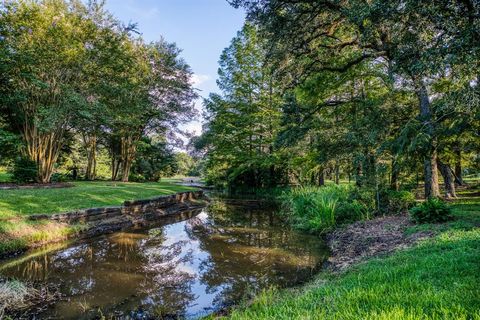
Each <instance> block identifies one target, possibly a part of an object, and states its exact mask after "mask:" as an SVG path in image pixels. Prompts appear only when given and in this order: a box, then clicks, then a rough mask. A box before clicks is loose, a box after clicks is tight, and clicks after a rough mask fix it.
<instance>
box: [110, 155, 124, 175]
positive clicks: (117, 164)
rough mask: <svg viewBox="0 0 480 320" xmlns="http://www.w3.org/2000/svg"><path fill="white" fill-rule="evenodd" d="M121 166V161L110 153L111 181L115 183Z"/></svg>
mask: <svg viewBox="0 0 480 320" xmlns="http://www.w3.org/2000/svg"><path fill="white" fill-rule="evenodd" d="M121 164H122V161H121V159H119V158H118V157H117V156H116V155H115V154H114V153H113V152H112V181H116V180H117V177H118V171H119V169H120V166H121Z"/></svg>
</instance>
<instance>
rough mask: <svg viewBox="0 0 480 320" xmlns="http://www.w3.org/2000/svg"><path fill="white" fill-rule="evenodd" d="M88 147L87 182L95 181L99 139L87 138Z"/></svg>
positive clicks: (94, 137)
mask: <svg viewBox="0 0 480 320" xmlns="http://www.w3.org/2000/svg"><path fill="white" fill-rule="evenodd" d="M85 140H86V145H87V170H86V172H85V175H86V178H87V180H95V176H96V172H95V170H96V159H97V157H96V154H97V137H96V136H91V137H86V138H85Z"/></svg>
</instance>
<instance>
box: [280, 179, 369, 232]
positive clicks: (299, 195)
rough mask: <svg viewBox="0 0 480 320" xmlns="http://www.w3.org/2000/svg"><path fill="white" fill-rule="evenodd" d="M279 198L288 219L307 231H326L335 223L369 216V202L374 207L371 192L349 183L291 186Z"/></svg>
mask: <svg viewBox="0 0 480 320" xmlns="http://www.w3.org/2000/svg"><path fill="white" fill-rule="evenodd" d="M282 198H283V206H284V209H285V211H286V213H287V217H288V219H289V220H290V221H291V222H292V224H293V225H294V226H295V227H297V228H299V229H302V230H305V231H308V232H310V233H323V232H326V231H328V230H330V229H331V228H332V227H333V226H335V225H336V224H338V223H345V222H353V221H358V220H364V219H369V218H370V215H371V212H372V211H373V210H372V205H371V204H372V203H373V207H374V200H372V199H373V195H371V194H370V195H367V193H361V192H359V191H358V190H357V189H356V188H353V187H351V186H337V185H332V186H326V187H301V188H295V189H292V190H290V191H289V192H286V193H284V195H283V196H282ZM366 199H368V201H366Z"/></svg>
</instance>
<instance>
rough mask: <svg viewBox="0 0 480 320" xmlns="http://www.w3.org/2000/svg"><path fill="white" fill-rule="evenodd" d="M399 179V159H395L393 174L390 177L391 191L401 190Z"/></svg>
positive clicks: (393, 161)
mask: <svg viewBox="0 0 480 320" xmlns="http://www.w3.org/2000/svg"><path fill="white" fill-rule="evenodd" d="M399 177H400V168H399V166H398V161H397V158H396V157H394V158H393V160H392V173H391V176H390V189H392V190H395V191H398V190H399V189H400V184H399V181H398V180H399Z"/></svg>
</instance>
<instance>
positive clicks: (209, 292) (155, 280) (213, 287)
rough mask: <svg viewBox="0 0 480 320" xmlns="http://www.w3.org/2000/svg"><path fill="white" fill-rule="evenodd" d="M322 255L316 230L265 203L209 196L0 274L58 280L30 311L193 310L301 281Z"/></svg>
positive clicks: (182, 313)
mask: <svg viewBox="0 0 480 320" xmlns="http://www.w3.org/2000/svg"><path fill="white" fill-rule="evenodd" d="M182 219H183V220H182ZM178 220H182V221H178ZM325 257H326V248H325V246H324V244H323V242H322V241H321V240H320V239H318V238H317V237H313V236H308V235H302V234H299V233H296V232H293V231H291V230H289V229H288V228H286V227H285V226H283V225H282V223H281V222H280V221H279V220H278V219H277V215H276V214H275V212H274V211H273V210H258V209H251V208H248V207H245V206H238V205H236V206H229V205H226V204H225V203H222V202H218V201H217V202H214V203H213V204H212V205H210V206H209V207H207V208H205V209H203V210H200V211H196V212H191V213H186V214H184V215H183V216H182V217H180V218H178V217H177V221H172V220H170V221H168V220H167V221H164V222H162V224H161V225H157V226H153V227H152V228H150V229H148V230H137V231H130V232H121V233H115V234H111V235H108V236H103V237H99V238H95V239H92V240H89V241H85V242H77V243H74V244H64V245H62V246H60V247H57V248H56V249H50V250H45V249H44V250H43V251H40V250H37V251H36V252H32V253H31V254H29V255H28V256H23V257H20V258H18V259H16V260H10V261H6V262H3V263H2V264H0V277H2V278H4V279H13V278H16V279H19V280H21V281H28V282H30V283H34V284H35V285H49V286H53V287H55V288H58V289H57V290H59V291H60V293H61V297H62V298H61V299H60V300H59V301H57V302H56V303H54V304H53V305H52V306H50V307H49V308H47V309H46V310H45V311H42V312H41V313H40V314H38V315H37V316H36V318H39V319H47V318H52V319H93V318H96V317H98V316H99V314H102V315H105V316H107V318H111V317H113V318H115V319H132V318H133V319H137V318H138V319H155V318H162V317H167V318H177V317H180V318H198V317H201V316H205V315H208V314H209V313H212V312H215V311H218V310H220V309H222V308H224V307H226V306H230V305H232V304H235V303H238V302H240V301H241V300H242V299H244V298H245V297H248V296H249V295H251V294H254V293H255V292H258V291H259V290H261V289H264V288H268V287H272V286H275V287H289V286H294V285H297V284H299V283H302V282H305V281H307V280H309V279H310V278H311V277H312V276H313V275H314V274H315V273H316V272H318V270H319V268H320V267H321V264H322V262H323V261H324V259H325ZM30 316H33V315H32V314H31V315H30Z"/></svg>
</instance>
